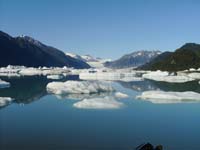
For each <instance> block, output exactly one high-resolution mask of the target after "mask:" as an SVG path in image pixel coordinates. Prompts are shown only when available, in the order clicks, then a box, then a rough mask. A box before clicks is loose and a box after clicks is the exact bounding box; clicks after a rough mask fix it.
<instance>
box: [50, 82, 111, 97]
mask: <svg viewBox="0 0 200 150" xmlns="http://www.w3.org/2000/svg"><path fill="white" fill-rule="evenodd" d="M47 91H48V92H49V93H54V94H68V93H77V94H91V93H99V92H112V91H114V88H113V87H112V86H111V85H110V84H107V83H105V82H92V81H66V82H51V83H49V84H47Z"/></svg>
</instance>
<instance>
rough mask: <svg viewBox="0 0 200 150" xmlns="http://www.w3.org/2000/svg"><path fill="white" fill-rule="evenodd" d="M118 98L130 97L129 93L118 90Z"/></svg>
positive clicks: (116, 95)
mask: <svg viewBox="0 0 200 150" xmlns="http://www.w3.org/2000/svg"><path fill="white" fill-rule="evenodd" d="M115 97H116V98H128V95H127V94H124V93H121V92H116V93H115Z"/></svg>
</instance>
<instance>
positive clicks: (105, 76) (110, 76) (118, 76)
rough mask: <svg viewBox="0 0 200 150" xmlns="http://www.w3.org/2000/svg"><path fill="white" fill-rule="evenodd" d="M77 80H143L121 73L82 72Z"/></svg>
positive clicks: (133, 75)
mask: <svg viewBox="0 0 200 150" xmlns="http://www.w3.org/2000/svg"><path fill="white" fill-rule="evenodd" d="M79 78H80V79H83V80H107V81H127V82H129V81H141V80H143V78H141V77H136V73H135V72H132V73H122V72H94V73H89V72H85V73H84V72H83V73H80V74H79Z"/></svg>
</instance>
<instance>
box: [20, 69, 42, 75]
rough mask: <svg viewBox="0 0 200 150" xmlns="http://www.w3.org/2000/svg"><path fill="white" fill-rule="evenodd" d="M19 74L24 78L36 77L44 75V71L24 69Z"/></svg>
mask: <svg viewBox="0 0 200 150" xmlns="http://www.w3.org/2000/svg"><path fill="white" fill-rule="evenodd" d="M19 74H21V75H23V76H34V75H42V70H41V69H37V68H24V69H22V70H21V71H20V72H19Z"/></svg>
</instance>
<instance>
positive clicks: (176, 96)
mask: <svg viewBox="0 0 200 150" xmlns="http://www.w3.org/2000/svg"><path fill="white" fill-rule="evenodd" d="M136 98H138V99H143V100H148V101H151V102H152V103H182V102H200V93H196V92H192V91H186V92H165V91H145V92H143V93H142V94H141V95H139V96H137V97H136Z"/></svg>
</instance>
